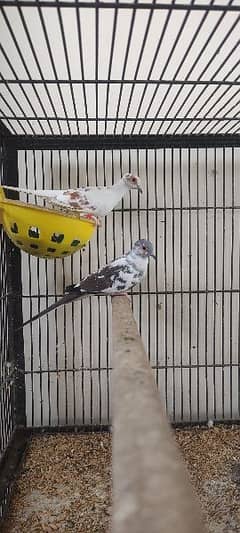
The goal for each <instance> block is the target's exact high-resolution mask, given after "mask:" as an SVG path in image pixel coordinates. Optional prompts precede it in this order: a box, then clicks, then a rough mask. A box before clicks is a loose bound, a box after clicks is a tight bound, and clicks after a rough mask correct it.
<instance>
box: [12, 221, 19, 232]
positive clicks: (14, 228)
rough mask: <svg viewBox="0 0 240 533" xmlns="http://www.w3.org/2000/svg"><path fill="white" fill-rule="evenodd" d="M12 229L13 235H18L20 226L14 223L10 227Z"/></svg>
mask: <svg viewBox="0 0 240 533" xmlns="http://www.w3.org/2000/svg"><path fill="white" fill-rule="evenodd" d="M10 229H11V232H12V233H18V225H17V224H16V222H14V223H13V224H12V225H11V226H10Z"/></svg>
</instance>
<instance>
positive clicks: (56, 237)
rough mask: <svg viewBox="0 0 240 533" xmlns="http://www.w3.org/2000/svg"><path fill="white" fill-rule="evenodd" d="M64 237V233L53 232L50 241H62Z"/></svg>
mask: <svg viewBox="0 0 240 533" xmlns="http://www.w3.org/2000/svg"><path fill="white" fill-rule="evenodd" d="M63 239H64V234H63V233H53V234H52V236H51V241H52V242H58V243H60V242H62V241H63Z"/></svg>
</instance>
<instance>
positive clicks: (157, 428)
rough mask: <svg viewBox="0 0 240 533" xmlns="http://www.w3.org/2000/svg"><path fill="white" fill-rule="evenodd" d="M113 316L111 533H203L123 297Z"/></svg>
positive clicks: (114, 300)
mask: <svg viewBox="0 0 240 533" xmlns="http://www.w3.org/2000/svg"><path fill="white" fill-rule="evenodd" d="M112 314H113V324H112V326H113V356H114V368H115V369H114V378H113V408H114V413H113V518H112V533H193V532H194V533H204V531H205V530H204V527H203V524H202V522H201V516H200V510H199V507H198V504H197V502H196V501H195V498H194V495H193V489H192V487H191V484H190V482H189V479H188V475H187V473H186V469H185V467H184V465H183V462H182V459H181V457H180V453H179V451H178V449H177V446H176V444H175V442H174V435H173V433H172V430H171V428H170V425H169V423H168V421H167V418H166V415H165V413H164V411H163V408H162V407H161V404H160V399H159V392H158V391H157V388H156V385H155V382H154V379H153V375H152V370H151V368H150V365H149V362H148V359H147V356H146V352H145V349H144V346H143V343H142V340H141V337H140V336H139V334H138V331H137V325H136V323H135V320H134V318H133V314H132V310H131V307H130V303H129V301H128V300H127V298H125V297H124V296H123V297H119V296H118V297H114V298H112Z"/></svg>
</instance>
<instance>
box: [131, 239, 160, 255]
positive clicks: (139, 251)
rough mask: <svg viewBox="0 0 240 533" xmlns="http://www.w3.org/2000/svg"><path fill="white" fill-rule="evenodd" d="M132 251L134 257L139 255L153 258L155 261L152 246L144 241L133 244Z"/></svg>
mask: <svg viewBox="0 0 240 533" xmlns="http://www.w3.org/2000/svg"><path fill="white" fill-rule="evenodd" d="M133 251H134V252H135V254H136V255H140V256H141V257H153V258H154V259H156V256H155V255H154V254H153V245H152V243H151V242H150V241H147V240H146V239H140V240H139V241H137V242H135V244H134V246H133Z"/></svg>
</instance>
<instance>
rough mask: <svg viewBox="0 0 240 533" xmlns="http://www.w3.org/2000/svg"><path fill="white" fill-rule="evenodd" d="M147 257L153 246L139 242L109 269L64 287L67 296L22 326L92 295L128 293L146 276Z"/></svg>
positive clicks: (109, 265)
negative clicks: (62, 306)
mask: <svg viewBox="0 0 240 533" xmlns="http://www.w3.org/2000/svg"><path fill="white" fill-rule="evenodd" d="M150 256H152V257H155V256H154V255H153V246H152V243H151V242H150V241H147V240H145V239H140V240H139V241H137V242H135V244H134V246H133V248H132V250H130V252H128V253H127V254H125V255H123V256H121V257H119V258H118V259H114V260H113V261H111V263H109V264H108V265H106V266H104V267H102V268H100V269H99V270H97V272H93V273H92V274H89V275H88V276H86V277H85V278H83V279H82V280H81V281H80V282H79V283H75V284H74V285H69V286H68V287H66V289H65V292H66V294H65V295H64V296H63V297H62V298H61V299H60V300H59V301H58V302H56V303H54V304H53V305H51V306H50V307H48V308H47V309H45V310H44V311H42V312H41V313H39V314H37V315H35V316H34V317H33V318H31V319H30V320H28V321H27V322H25V323H24V324H23V326H25V325H26V324H29V323H30V322H33V321H34V320H36V319H37V318H41V317H42V316H44V315H45V314H47V313H49V312H50V311H52V310H54V309H56V308H57V307H60V306H61V305H64V304H66V303H69V302H72V301H74V300H78V299H81V298H85V297H87V296H90V295H94V294H95V295H97V294H105V295H116V294H124V293H127V292H128V291H129V290H130V289H131V288H132V287H134V285H137V284H138V283H141V281H142V279H143V278H144V276H145V275H146V272H147V268H148V260H149V257H150Z"/></svg>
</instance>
